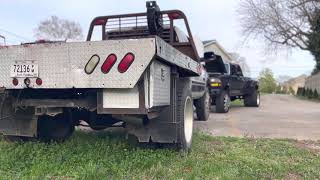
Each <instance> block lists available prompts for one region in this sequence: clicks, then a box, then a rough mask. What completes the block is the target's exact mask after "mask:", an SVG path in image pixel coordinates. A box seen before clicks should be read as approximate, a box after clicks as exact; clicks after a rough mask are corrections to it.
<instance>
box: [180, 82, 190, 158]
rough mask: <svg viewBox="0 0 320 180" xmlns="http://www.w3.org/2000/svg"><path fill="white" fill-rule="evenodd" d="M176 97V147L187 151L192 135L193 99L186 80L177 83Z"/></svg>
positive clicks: (184, 151)
mask: <svg viewBox="0 0 320 180" xmlns="http://www.w3.org/2000/svg"><path fill="white" fill-rule="evenodd" d="M176 98H177V100H176V105H177V106H176V107H177V108H176V118H177V124H178V148H179V149H180V151H181V152H183V153H187V152H188V151H189V150H190V148H191V144H192V135H193V100H192V96H191V88H190V84H189V83H188V82H184V81H182V82H181V83H178V87H177V96H176Z"/></svg>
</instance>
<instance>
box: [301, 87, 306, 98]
mask: <svg viewBox="0 0 320 180" xmlns="http://www.w3.org/2000/svg"><path fill="white" fill-rule="evenodd" d="M301 96H302V97H305V96H306V89H305V88H302V89H301Z"/></svg>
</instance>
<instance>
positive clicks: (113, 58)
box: [101, 54, 117, 74]
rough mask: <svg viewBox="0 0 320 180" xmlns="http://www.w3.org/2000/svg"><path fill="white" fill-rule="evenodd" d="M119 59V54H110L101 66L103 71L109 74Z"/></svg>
mask: <svg viewBox="0 0 320 180" xmlns="http://www.w3.org/2000/svg"><path fill="white" fill-rule="evenodd" d="M116 61H117V56H116V55H114V54H110V55H109V56H108V57H107V59H106V60H105V61H104V63H103V64H102V66H101V71H102V72H103V73H104V74H107V73H108V72H109V71H110V70H111V68H112V67H113V65H114V64H115V63H116Z"/></svg>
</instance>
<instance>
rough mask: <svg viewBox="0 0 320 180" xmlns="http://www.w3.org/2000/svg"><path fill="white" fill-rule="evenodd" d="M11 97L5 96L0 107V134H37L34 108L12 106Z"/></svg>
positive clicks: (32, 135) (33, 135)
mask: <svg viewBox="0 0 320 180" xmlns="http://www.w3.org/2000/svg"><path fill="white" fill-rule="evenodd" d="M13 100H14V99H13V98H9V97H8V98H5V99H4V100H3V101H2V103H1V109H0V134H3V135H7V136H23V137H36V136H37V120H38V118H37V117H36V116H35V115H34V108H25V109H24V108H14V107H13V102H14V101H13Z"/></svg>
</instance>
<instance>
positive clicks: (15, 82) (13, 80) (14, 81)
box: [12, 78, 19, 86]
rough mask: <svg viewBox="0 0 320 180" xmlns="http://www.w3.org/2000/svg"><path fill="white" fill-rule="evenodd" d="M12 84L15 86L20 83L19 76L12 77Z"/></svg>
mask: <svg viewBox="0 0 320 180" xmlns="http://www.w3.org/2000/svg"><path fill="white" fill-rule="evenodd" d="M12 84H13V85H14V86H18V84H19V81H18V79H17V78H13V79H12Z"/></svg>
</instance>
